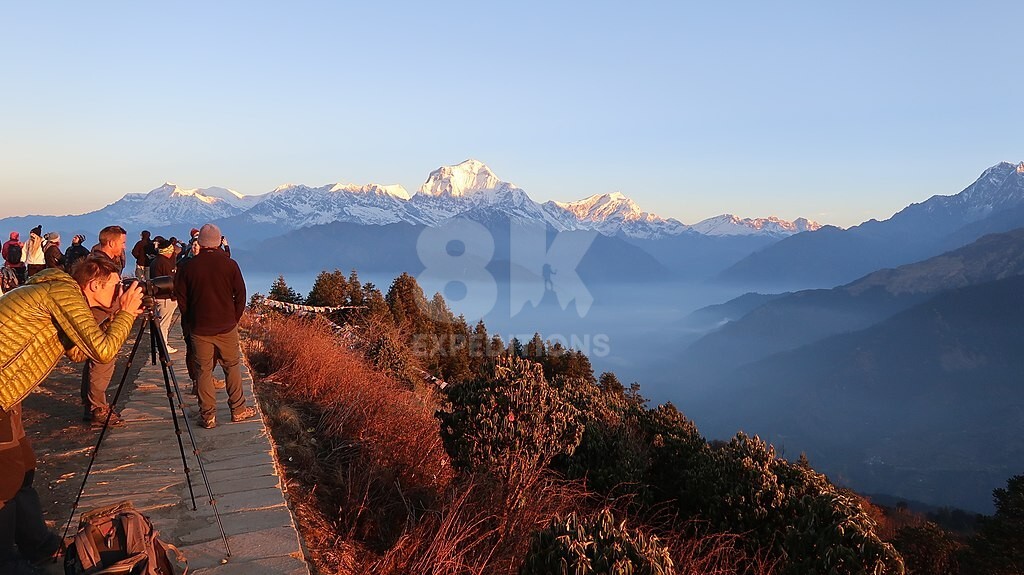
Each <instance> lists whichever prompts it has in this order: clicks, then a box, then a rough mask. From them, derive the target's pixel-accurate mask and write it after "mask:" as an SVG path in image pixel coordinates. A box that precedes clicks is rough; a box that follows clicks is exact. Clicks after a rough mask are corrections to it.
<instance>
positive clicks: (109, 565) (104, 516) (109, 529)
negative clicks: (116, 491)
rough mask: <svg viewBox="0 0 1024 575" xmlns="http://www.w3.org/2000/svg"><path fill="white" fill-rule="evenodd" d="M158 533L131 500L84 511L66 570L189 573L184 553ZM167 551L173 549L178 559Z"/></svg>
mask: <svg viewBox="0 0 1024 575" xmlns="http://www.w3.org/2000/svg"><path fill="white" fill-rule="evenodd" d="M157 535H158V533H157V531H156V529H154V528H153V524H152V523H151V522H150V521H149V518H148V517H146V516H145V515H143V514H141V513H139V512H138V511H136V510H135V506H134V505H132V503H131V502H130V501H122V502H121V503H118V504H116V505H111V506H109V507H103V508H100V509H96V510H94V511H90V512H88V513H84V514H82V519H81V521H80V522H79V523H78V532H77V533H76V534H75V535H74V536H73V537H72V538H71V539H70V540H69V543H68V548H67V552H66V553H65V554H64V574H65V575H85V574H86V573H88V575H108V574H109V575H112V574H114V573H119V574H127V575H185V574H187V573H188V561H186V560H185V557H184V556H183V555H182V554H181V552H180V551H178V548H177V547H175V546H173V545H170V544H168V543H164V542H163V541H161V540H160V538H159V537H157ZM168 551H171V552H173V553H174V555H175V556H176V562H175V561H172V560H171V558H170V556H169V555H168ZM182 562H183V563H184V564H185V567H184V569H183V570H182V568H181V565H180V563H182Z"/></svg>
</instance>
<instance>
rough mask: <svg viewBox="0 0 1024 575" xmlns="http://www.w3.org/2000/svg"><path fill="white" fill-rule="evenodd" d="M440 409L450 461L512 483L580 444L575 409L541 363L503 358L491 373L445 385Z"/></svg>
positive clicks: (511, 485) (579, 432)
mask: <svg viewBox="0 0 1024 575" xmlns="http://www.w3.org/2000/svg"><path fill="white" fill-rule="evenodd" d="M448 400H449V401H450V408H449V410H447V411H439V412H438V413H437V417H438V418H439V419H440V420H441V438H442V439H443V441H444V447H445V450H446V451H447V452H448V454H449V456H450V457H451V459H452V463H453V464H454V465H455V466H456V467H458V468H460V469H462V470H464V471H487V472H489V473H491V474H493V475H495V476H496V477H499V478H501V479H502V480H503V481H504V483H505V484H506V485H508V486H510V487H515V486H516V484H519V483H521V482H522V481H524V480H527V479H528V478H529V477H531V476H534V475H535V474H536V472H537V471H539V470H540V469H541V468H542V467H544V466H546V465H547V464H548V463H549V462H550V461H551V459H552V458H553V457H554V456H556V455H558V454H571V453H572V452H573V451H574V450H575V449H576V446H577V445H578V444H579V442H580V438H581V436H582V434H583V425H582V422H581V421H580V417H579V415H580V414H579V410H578V409H576V408H575V407H574V406H573V405H572V404H571V403H570V402H568V401H566V400H565V398H564V395H563V394H562V393H561V392H560V391H559V390H558V389H557V388H555V387H553V386H551V385H549V384H548V382H547V381H546V380H545V379H544V374H543V373H542V371H541V367H540V365H538V364H536V363H533V362H531V361H529V360H525V359H520V358H517V357H501V358H498V360H497V361H496V362H495V365H494V373H493V376H492V377H491V378H489V379H486V380H481V381H474V382H471V383H466V384H462V385H455V386H451V387H450V388H449V392H448Z"/></svg>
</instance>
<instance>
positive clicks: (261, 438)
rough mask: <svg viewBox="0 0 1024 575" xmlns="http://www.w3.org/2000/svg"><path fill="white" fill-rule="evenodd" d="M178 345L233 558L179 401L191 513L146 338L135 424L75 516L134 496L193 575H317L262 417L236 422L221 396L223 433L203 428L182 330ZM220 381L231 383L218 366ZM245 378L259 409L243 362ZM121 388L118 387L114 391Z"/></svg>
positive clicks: (98, 470) (111, 450)
mask: <svg viewBox="0 0 1024 575" xmlns="http://www.w3.org/2000/svg"><path fill="white" fill-rule="evenodd" d="M169 343H170V345H172V346H174V347H177V348H178V349H179V350H180V351H178V353H175V354H172V355H171V361H172V363H173V369H174V373H175V375H176V377H177V380H178V385H179V387H180V390H181V395H182V398H183V399H184V400H185V412H186V413H188V414H189V421H188V424H189V426H190V427H191V430H192V433H191V438H193V439H194V440H195V445H196V447H197V449H198V452H199V454H200V455H199V456H200V457H201V458H202V462H203V464H204V468H205V471H206V479H207V481H208V482H209V486H210V489H211V490H212V491H213V497H214V499H215V500H216V508H217V510H219V512H220V516H221V521H222V523H223V528H224V532H225V533H226V534H227V543H228V547H229V548H230V551H231V553H230V556H228V554H227V553H226V551H225V544H224V539H223V538H222V537H221V531H220V529H219V528H218V524H217V519H216V516H215V514H214V506H212V505H211V504H210V499H211V495H210V494H209V493H208V491H207V488H206V482H204V479H203V473H202V471H201V469H200V466H199V464H198V463H197V461H196V456H195V455H194V449H193V446H192V441H191V439H190V436H189V433H188V432H187V431H186V428H185V422H184V421H183V420H182V416H181V409H180V407H179V405H178V400H177V397H175V401H174V404H175V409H174V412H175V415H176V416H177V422H178V425H179V426H180V428H181V436H180V437H181V440H182V443H183V444H184V451H185V455H186V460H187V462H188V467H189V474H190V476H191V483H192V489H193V491H194V493H195V503H196V507H197V509H195V510H193V509H192V499H191V497H190V496H189V487H188V483H187V481H186V474H185V472H184V466H183V465H182V458H181V451H180V450H179V448H178V441H177V439H176V435H175V427H174V421H173V420H172V418H171V411H170V407H169V405H168V400H167V393H166V390H165V386H164V380H163V372H162V369H161V366H160V365H159V363H158V364H157V365H153V364H152V362H151V360H150V357H149V355H148V350H149V341H148V336H147V337H144V338H143V342H142V345H141V347H140V349H139V351H138V355H137V356H136V358H135V362H144V364H143V366H142V370H141V372H140V373H139V375H138V378H137V381H136V383H137V385H136V386H135V387H134V389H133V390H132V391H131V394H130V396H129V397H128V399H127V400H124V399H123V398H122V400H120V401H119V402H118V403H119V404H120V405H122V406H123V409H122V411H121V415H122V417H124V419H125V420H126V422H127V423H128V425H127V427H124V428H119V429H118V428H110V429H108V431H107V435H106V437H105V439H104V440H103V443H102V444H101V446H100V450H99V456H98V457H97V459H96V463H95V465H94V466H93V469H92V472H91V474H90V475H89V479H88V482H87V484H86V487H85V492H84V494H83V496H82V501H81V502H80V503H79V507H78V514H77V515H76V517H77V516H80V515H81V513H82V512H83V511H88V510H92V509H96V508H98V507H102V506H105V505H111V504H114V503H118V502H120V501H123V500H126V499H127V500H130V501H131V502H132V503H133V504H134V505H135V508H136V509H138V510H139V511H141V512H142V513H144V514H145V515H147V516H149V518H150V519H151V520H152V521H153V524H154V525H155V526H156V528H157V530H158V531H159V532H160V537H161V539H163V540H165V541H167V542H169V543H172V544H174V545H176V546H178V547H179V548H180V549H181V550H182V551H183V552H184V554H185V556H186V557H187V559H188V564H189V572H190V573H196V574H203V573H216V574H218V575H231V574H236V573H237V574H246V575H263V574H267V575H270V574H288V575H300V574H301V575H308V573H309V568H308V566H307V565H306V562H305V560H304V559H303V553H302V549H301V546H300V545H301V544H300V542H299V537H298V532H297V530H296V527H295V523H294V521H293V520H292V516H291V512H290V511H289V509H288V506H287V504H286V503H285V500H284V494H283V490H282V485H281V477H280V474H279V473H278V468H277V464H276V462H275V454H274V447H273V444H272V442H271V441H270V437H269V432H268V430H267V428H266V427H265V426H264V425H263V420H262V419H261V418H259V417H254V418H252V419H250V420H248V421H244V422H239V423H231V414H230V411H229V410H228V407H227V395H226V394H225V392H224V390H218V391H217V394H218V397H217V404H218V405H217V427H216V428H214V429H203V428H202V427H200V426H199V425H198V424H197V423H195V420H194V419H193V418H192V417H193V413H194V412H195V410H196V409H197V406H196V401H195V398H194V397H193V396H192V395H191V394H190V393H189V391H190V389H191V383H190V381H189V379H188V375H187V373H186V371H185V344H184V342H183V341H182V340H181V337H180V331H177V332H175V331H172V333H171V337H170V342H169ZM143 354H145V355H143ZM215 375H216V376H217V377H223V375H222V374H221V370H220V369H219V368H218V369H216V370H215ZM242 381H243V387H244V389H245V399H246V404H247V405H255V401H254V399H253V394H252V378H251V377H250V375H249V373H248V370H247V369H246V368H245V366H244V365H243V367H242ZM116 384H117V382H116V381H114V382H112V383H111V386H112V387H113V386H116ZM76 521H77V519H76ZM76 525H77V523H76Z"/></svg>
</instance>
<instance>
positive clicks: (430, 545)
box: [243, 314, 775, 575]
mask: <svg viewBox="0 0 1024 575" xmlns="http://www.w3.org/2000/svg"><path fill="white" fill-rule="evenodd" d="M244 328H245V330H246V334H247V337H246V339H245V340H244V342H243V345H244V348H245V350H246V352H247V357H248V359H249V362H250V366H252V367H253V369H255V370H258V371H259V372H261V373H263V374H264V375H266V376H267V378H266V379H272V380H273V381H276V382H279V383H276V384H274V383H268V382H266V381H264V382H262V383H261V384H260V385H259V390H260V394H261V401H262V403H263V409H264V413H265V414H266V416H267V419H268V422H269V423H270V426H271V429H272V433H273V434H274V439H275V442H276V443H277V445H278V450H279V454H280V455H281V458H282V463H283V465H284V466H285V468H286V472H287V476H288V478H289V479H288V493H289V500H290V502H291V504H292V507H293V509H294V512H295V516H296V519H297V521H298V523H299V525H300V528H301V530H302V533H303V537H304V542H305V545H306V546H307V549H308V551H309V557H310V560H311V562H312V564H313V565H314V566H315V568H316V570H317V571H319V572H321V573H336V574H350V573H352V574H354V573H378V574H382V575H398V574H410V575H417V574H423V575H427V574H429V575H463V574H465V575H478V574H481V575H482V574H509V575H512V574H515V573H518V571H519V568H520V566H521V565H522V562H523V560H524V558H525V556H526V553H527V551H528V549H529V544H530V540H531V537H532V535H533V533H534V532H535V531H537V530H539V529H542V528H543V527H544V526H545V525H547V524H548V523H549V522H550V520H551V518H552V517H555V516H556V515H563V516H564V515H566V514H567V513H568V512H570V511H574V510H575V511H584V512H585V511H589V510H594V509H597V508H599V507H600V506H604V505H607V504H608V500H603V501H602V500H600V498H597V497H594V496H593V494H590V493H588V492H587V491H586V490H585V488H584V484H583V483H582V482H576V481H563V480H560V479H557V478H556V477H554V476H553V475H551V473H550V472H549V471H546V470H544V469H538V470H536V472H535V473H536V477H532V478H531V479H530V480H529V481H524V482H521V483H519V484H517V485H519V488H517V489H512V488H510V487H509V486H508V485H507V484H505V483H503V482H502V481H499V480H498V479H496V478H494V477H492V476H490V475H488V474H486V473H475V474H464V475H460V476H459V477H458V478H455V477H454V473H453V471H452V468H451V465H450V463H449V459H448V456H447V454H446V453H445V451H444V449H443V447H442V443H441V436H440V433H439V425H438V422H437V420H436V419H435V417H434V411H435V410H436V407H437V403H438V402H437V398H435V397H433V396H432V395H431V393H430V392H429V390H427V391H425V390H423V389H420V390H419V391H418V392H413V391H410V390H409V388H408V387H407V386H404V385H402V384H400V383H398V382H397V381H395V380H394V379H393V378H392V377H390V376H388V375H386V374H384V373H382V372H381V371H378V370H375V369H373V367H371V366H370V365H368V363H367V361H366V360H365V359H364V358H363V357H362V356H361V355H360V354H359V353H358V352H356V351H353V350H351V349H349V348H348V347H347V346H346V344H345V343H344V342H343V341H342V340H341V339H340V338H338V337H336V336H335V335H334V334H333V332H332V331H331V329H330V326H329V325H328V324H327V323H326V322H323V321H322V320H318V319H301V318H290V317H283V316H278V315H276V314H267V315H265V316H263V317H262V318H260V320H259V321H253V320H251V319H249V320H248V321H246V322H245V324H244ZM268 398H269V400H268ZM627 500H628V498H622V499H620V500H619V503H620V504H622V505H624V506H625V505H627ZM693 532H694V530H691V529H671V530H669V532H667V533H666V532H664V531H659V536H661V537H662V539H663V540H664V541H665V542H666V545H667V546H668V547H669V550H670V552H671V554H672V558H673V560H674V561H675V564H676V565H677V567H678V569H677V573H682V574H685V575H697V574H698V573H700V574H709V575H773V574H774V572H775V571H774V570H773V569H772V566H771V565H770V564H769V563H768V562H766V561H763V560H760V559H759V558H756V557H753V558H752V557H749V556H748V555H746V554H745V552H744V551H742V546H741V545H738V544H737V541H738V540H739V538H738V537H735V536H731V535H707V534H705V535H699V536H694V535H693ZM683 533H688V534H687V535H683Z"/></svg>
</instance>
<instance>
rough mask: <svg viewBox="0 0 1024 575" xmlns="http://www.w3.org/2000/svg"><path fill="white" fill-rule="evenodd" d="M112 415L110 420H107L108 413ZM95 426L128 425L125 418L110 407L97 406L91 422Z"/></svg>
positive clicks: (93, 411)
mask: <svg viewBox="0 0 1024 575" xmlns="http://www.w3.org/2000/svg"><path fill="white" fill-rule="evenodd" d="M108 414H109V415H110V421H109V422H108V421H107V415H108ZM90 423H91V425H92V426H93V427H103V426H104V425H107V426H109V427H124V426H125V425H127V424H126V423H125V422H124V419H122V418H121V416H120V415H118V413H117V412H116V411H114V410H113V409H111V408H110V407H109V406H108V407H97V408H95V409H93V410H92V421H91V422H90Z"/></svg>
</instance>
